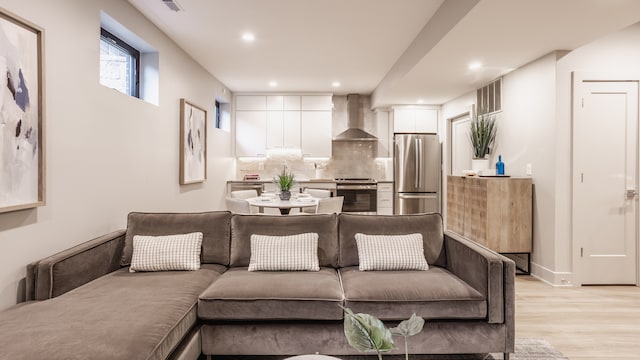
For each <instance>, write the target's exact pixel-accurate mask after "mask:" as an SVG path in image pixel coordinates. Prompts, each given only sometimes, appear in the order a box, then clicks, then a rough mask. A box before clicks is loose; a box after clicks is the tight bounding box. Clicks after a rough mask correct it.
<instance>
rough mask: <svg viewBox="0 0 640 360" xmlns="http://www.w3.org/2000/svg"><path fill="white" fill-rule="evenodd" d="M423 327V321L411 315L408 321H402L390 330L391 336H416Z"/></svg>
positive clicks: (419, 317)
mask: <svg viewBox="0 0 640 360" xmlns="http://www.w3.org/2000/svg"><path fill="white" fill-rule="evenodd" d="M423 327H424V319H423V318H422V317H421V316H417V315H416V313H413V315H411V317H410V318H409V319H408V320H404V321H402V322H401V323H400V324H398V326H396V327H394V328H391V329H390V331H391V334H393V335H396V336H413V335H418V334H419V333H420V332H421V331H422V328H423Z"/></svg>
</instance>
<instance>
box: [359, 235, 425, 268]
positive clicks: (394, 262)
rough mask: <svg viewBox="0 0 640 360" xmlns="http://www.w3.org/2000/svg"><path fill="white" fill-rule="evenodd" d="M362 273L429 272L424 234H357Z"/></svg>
mask: <svg viewBox="0 0 640 360" xmlns="http://www.w3.org/2000/svg"><path fill="white" fill-rule="evenodd" d="M356 243H357V245H358V262H359V263H360V266H359V269H360V271H368V270H429V264H427V260H425V258H424V246H423V241H422V234H420V233H417V234H407V235H366V234H360V233H357V234H356Z"/></svg>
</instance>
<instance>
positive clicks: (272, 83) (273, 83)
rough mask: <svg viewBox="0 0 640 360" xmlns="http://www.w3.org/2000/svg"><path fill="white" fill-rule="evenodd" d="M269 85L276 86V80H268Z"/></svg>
mask: <svg viewBox="0 0 640 360" xmlns="http://www.w3.org/2000/svg"><path fill="white" fill-rule="evenodd" d="M269 86H271V87H276V86H278V82H277V81H269Z"/></svg>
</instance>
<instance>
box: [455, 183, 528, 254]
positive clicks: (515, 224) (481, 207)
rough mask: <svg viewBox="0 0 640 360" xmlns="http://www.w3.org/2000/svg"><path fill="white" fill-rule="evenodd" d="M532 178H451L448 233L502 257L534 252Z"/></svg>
mask: <svg viewBox="0 0 640 360" xmlns="http://www.w3.org/2000/svg"><path fill="white" fill-rule="evenodd" d="M532 190H533V189H532V182H531V179H530V178H507V177H476V176H448V177H447V230H451V231H453V232H455V233H458V234H460V235H463V236H465V237H467V238H469V239H471V240H473V241H476V242H477V243H479V244H482V245H484V246H486V247H488V248H489V249H491V250H494V251H496V252H499V253H505V254H507V253H511V254H525V253H526V254H527V255H528V257H530V255H531V250H532V231H531V230H532Z"/></svg>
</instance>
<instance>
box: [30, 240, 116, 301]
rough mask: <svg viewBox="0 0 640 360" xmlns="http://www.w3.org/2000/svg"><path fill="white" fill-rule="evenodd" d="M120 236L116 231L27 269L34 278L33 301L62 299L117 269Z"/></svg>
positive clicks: (50, 257) (45, 259)
mask: <svg viewBox="0 0 640 360" xmlns="http://www.w3.org/2000/svg"><path fill="white" fill-rule="evenodd" d="M124 236H125V230H117V231H114V232H111V233H109V234H106V235H103V236H100V237H97V238H95V239H93V240H89V241H87V242H84V243H81V244H79V245H76V246H74V247H72V248H69V249H67V250H64V251H61V252H59V253H57V254H55V255H51V256H49V257H46V258H44V259H41V260H39V261H37V262H34V263H31V264H29V265H27V274H29V273H31V274H32V276H34V280H33V284H34V285H33V286H34V289H33V290H32V297H33V299H34V300H46V299H50V298H53V297H56V296H59V295H62V294H64V293H66V292H67V291H69V290H72V289H74V288H77V287H78V286H80V285H83V284H86V283H88V282H89V281H92V280H94V279H97V278H99V277H100V276H103V275H105V274H108V273H110V272H112V271H115V270H117V269H119V268H120V256H121V255H122V248H123V246H124ZM33 267H35V272H34V270H33Z"/></svg>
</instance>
